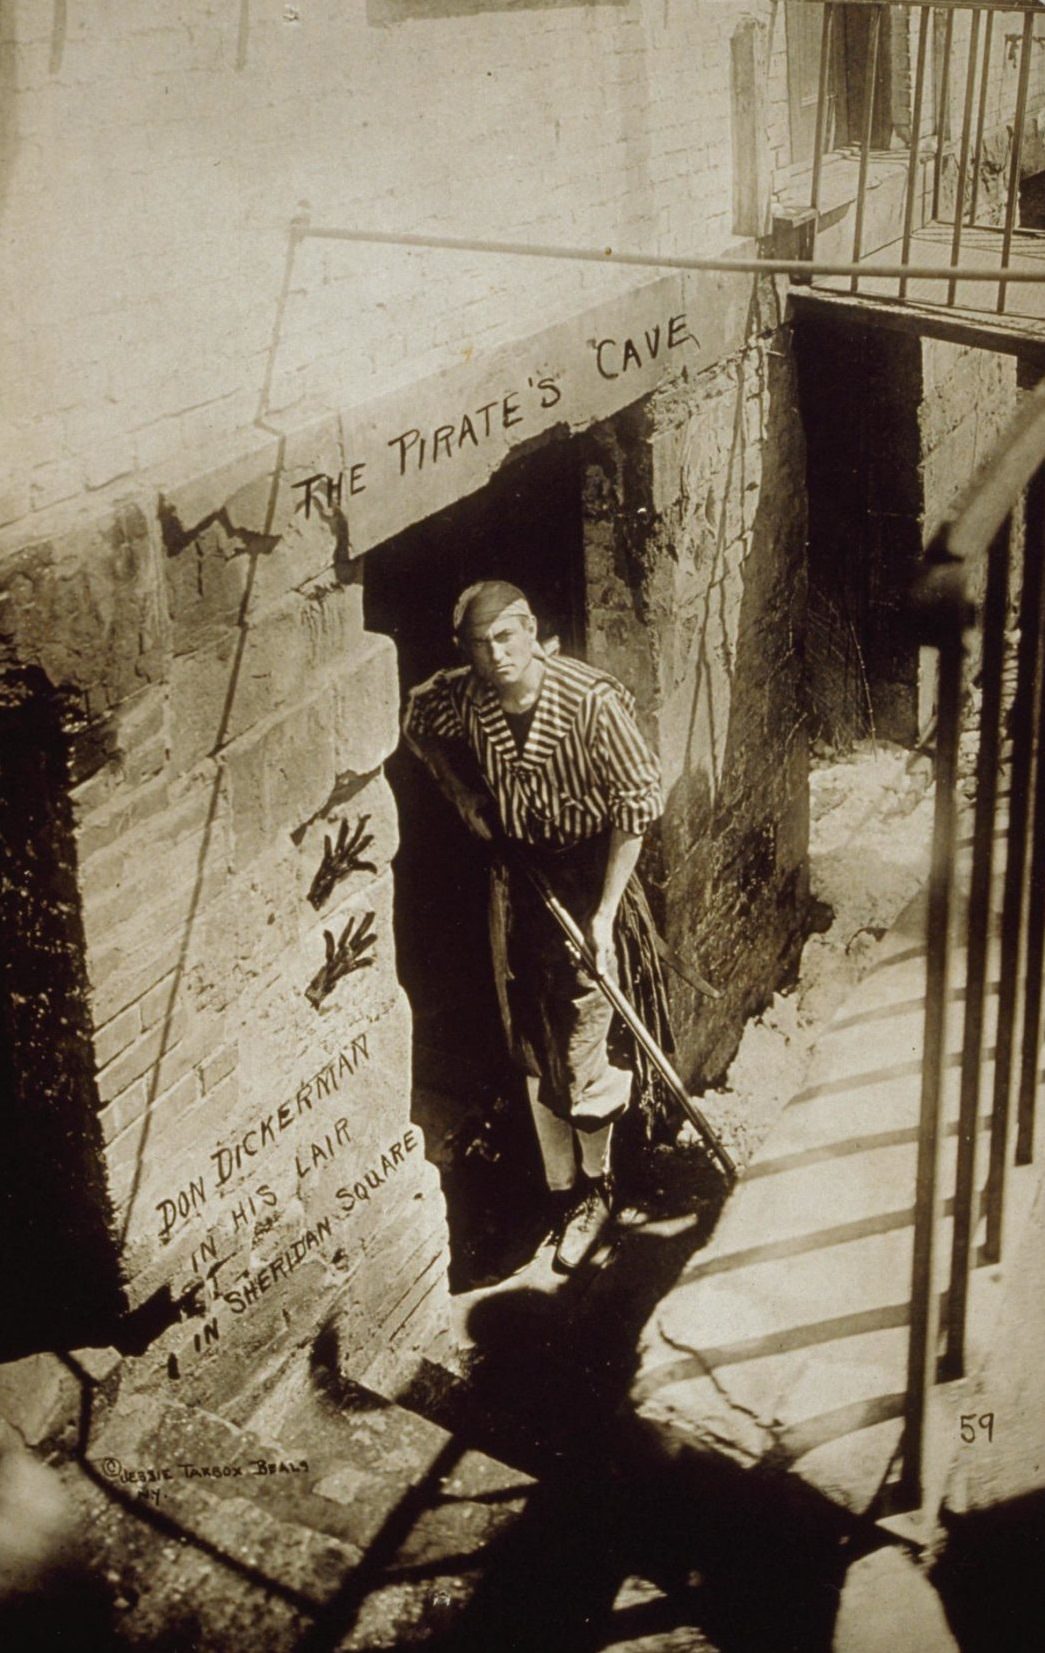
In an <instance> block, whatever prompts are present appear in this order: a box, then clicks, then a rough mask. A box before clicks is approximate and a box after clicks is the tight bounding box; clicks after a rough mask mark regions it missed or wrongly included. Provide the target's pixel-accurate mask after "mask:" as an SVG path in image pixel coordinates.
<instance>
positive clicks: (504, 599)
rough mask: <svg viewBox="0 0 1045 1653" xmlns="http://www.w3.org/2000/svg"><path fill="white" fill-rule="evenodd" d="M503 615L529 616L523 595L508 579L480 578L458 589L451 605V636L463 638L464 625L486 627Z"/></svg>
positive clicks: (529, 612) (530, 610) (527, 605)
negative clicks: (454, 600) (452, 612)
mask: <svg viewBox="0 0 1045 1653" xmlns="http://www.w3.org/2000/svg"><path fill="white" fill-rule="evenodd" d="M502 614H520V615H529V617H530V619H531V620H532V619H533V610H532V608H531V607H530V605H529V603H528V601H527V599H526V595H525V593H524V592H522V591H520V590H519V587H518V586H517V585H509V583H508V581H507V580H479V581H478V582H477V583H476V584H475V585H470V586H468V587H467V589H466V590H464V591H462V592H461V595H460V596H459V597H458V599H457V601H456V603H455V604H454V620H453V625H454V636H455V637H456V638H458V639H459V640H460V639H462V638H463V637H464V632H465V627H466V626H469V625H470V626H488V625H490V624H491V623H492V622H493V621H494V620H496V619H498V617H499V616H500V615H502Z"/></svg>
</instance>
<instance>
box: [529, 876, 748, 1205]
mask: <svg viewBox="0 0 1045 1653" xmlns="http://www.w3.org/2000/svg"><path fill="white" fill-rule="evenodd" d="M500 849H501V854H502V855H503V856H504V857H505V859H506V860H507V861H508V862H509V864H510V865H512V866H515V867H518V869H519V870H520V872H522V873H523V874H524V875H525V877H527V878H528V879H529V881H530V883H531V884H532V885H533V887H534V889H535V890H536V891H537V893H538V895H539V896H540V898H541V900H542V901H543V902H544V905H545V906H546V907H547V909H548V911H549V913H550V914H551V916H552V918H554V920H555V922H556V924H557V925H558V926H559V929H560V930H561V931H562V933H563V935H564V936H565V937H566V940H567V942H568V943H569V945H570V946H571V947H572V948H573V950H574V952H575V953H576V954H577V956H578V957H579V959H580V961H581V963H582V964H583V966H584V968H585V970H586V971H587V972H588V974H589V976H591V977H592V979H593V980H594V982H595V984H596V986H597V987H598V988H599V990H600V991H601V993H602V994H603V996H604V998H606V999H608V1000H609V1002H610V1004H611V1005H612V1006H613V1008H614V1010H615V1011H616V1012H617V1014H618V1016H619V1017H620V1018H621V1020H622V1021H623V1022H624V1024H625V1026H626V1027H627V1028H628V1029H629V1031H630V1032H631V1033H632V1035H633V1036H634V1038H635V1039H636V1040H637V1041H638V1043H639V1044H640V1045H641V1046H642V1048H643V1050H644V1051H645V1052H646V1055H647V1056H648V1057H649V1059H650V1061H651V1062H652V1063H653V1065H654V1067H655V1068H656V1069H657V1071H658V1073H659V1074H660V1076H661V1078H662V1079H663V1080H664V1082H665V1084H666V1085H667V1086H668V1089H669V1090H670V1091H671V1093H672V1095H673V1096H674V1098H675V1100H676V1102H677V1103H678V1104H679V1107H680V1108H681V1109H682V1111H683V1113H684V1114H685V1115H686V1118H687V1119H688V1120H689V1121H690V1124H691V1125H693V1126H695V1127H696V1129H697V1130H698V1131H699V1133H700V1136H701V1138H702V1140H703V1142H704V1145H705V1147H706V1148H707V1149H708V1150H709V1152H710V1153H711V1154H712V1155H713V1156H714V1158H715V1159H716V1160H717V1161H718V1163H719V1165H720V1166H721V1168H722V1171H723V1172H724V1174H725V1176H726V1177H727V1179H728V1180H729V1181H730V1182H731V1183H732V1182H735V1181H736V1176H737V1166H736V1161H735V1160H734V1159H733V1157H732V1155H731V1154H730V1153H729V1152H728V1150H727V1149H726V1148H725V1147H724V1146H723V1145H722V1143H721V1142H720V1141H719V1139H718V1137H717V1136H716V1134H715V1132H714V1131H713V1130H712V1128H711V1125H710V1124H709V1123H708V1121H707V1119H705V1117H704V1115H703V1114H702V1113H701V1111H700V1109H699V1108H698V1107H697V1104H696V1103H695V1102H694V1100H693V1098H692V1097H691V1096H690V1094H689V1092H688V1091H687V1089H686V1087H685V1085H684V1084H683V1083H682V1080H681V1078H680V1077H679V1075H678V1073H677V1072H676V1070H675V1068H674V1067H673V1065H672V1063H671V1062H670V1061H669V1059H668V1057H667V1056H666V1055H665V1053H664V1051H662V1050H661V1048H660V1046H659V1045H658V1043H657V1041H656V1039H654V1037H653V1035H652V1033H651V1032H650V1031H649V1029H648V1028H647V1027H646V1025H645V1023H644V1022H642V1021H641V1020H640V1018H639V1016H638V1015H637V1014H636V1012H635V1010H634V1009H633V1008H632V1006H631V1005H630V1004H629V1003H628V1001H627V999H626V998H625V997H624V994H623V993H622V992H621V990H620V988H619V987H618V986H617V984H616V982H615V981H612V980H611V979H610V977H609V976H606V975H604V974H603V972H602V971H601V970H600V969H599V968H598V965H597V964H596V962H595V959H594V957H593V956H592V952H591V949H590V947H589V946H588V943H587V942H586V941H585V939H584V933H583V931H582V930H581V928H580V926H579V925H578V924H577V922H576V921H575V919H574V917H573V915H572V913H570V912H569V911H568V910H567V909H566V908H565V907H564V906H563V904H562V902H561V901H560V900H559V899H558V897H557V896H556V895H554V894H553V892H552V890H551V889H550V887H549V885H548V882H547V880H546V879H545V878H544V877H543V875H542V874H541V873H540V872H539V871H538V869H537V868H536V867H532V866H531V865H530V864H529V862H528V861H527V860H526V859H525V857H524V856H522V855H521V854H516V853H514V852H513V851H512V849H510V848H508V847H506V846H504V845H502V846H500Z"/></svg>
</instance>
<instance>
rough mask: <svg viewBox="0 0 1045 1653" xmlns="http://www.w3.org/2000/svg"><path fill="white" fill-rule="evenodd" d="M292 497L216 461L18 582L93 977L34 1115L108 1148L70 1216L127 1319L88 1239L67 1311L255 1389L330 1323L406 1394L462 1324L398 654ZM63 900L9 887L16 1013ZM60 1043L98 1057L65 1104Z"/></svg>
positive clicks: (78, 1056)
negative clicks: (399, 755)
mask: <svg viewBox="0 0 1045 1653" xmlns="http://www.w3.org/2000/svg"><path fill="white" fill-rule="evenodd" d="M308 456H309V463H310V465H311V464H312V463H314V461H315V460H316V458H317V457H318V458H320V459H323V458H325V457H326V456H324V455H322V454H320V455H317V452H316V449H315V447H314V445H310V446H309V449H308ZM328 462H329V463H330V464H331V465H332V464H333V460H332V459H329V461H328ZM290 474H291V476H293V475H294V471H293V469H291V472H290ZM295 499H296V496H295V495H294V494H293V493H292V491H291V490H290V489H288V488H287V487H286V486H285V485H284V490H283V492H282V493H280V490H279V486H278V483H274V482H273V478H272V477H264V476H262V477H260V478H259V477H258V476H257V474H256V472H255V471H254V469H253V466H250V467H249V468H247V470H245V471H244V472H242V473H240V474H236V473H235V472H225V473H219V474H216V475H212V476H210V477H207V478H201V479H200V481H199V482H198V484H197V485H196V486H195V487H194V488H192V489H186V490H184V491H182V492H179V493H175V494H172V495H171V496H169V497H168V498H166V499H165V501H164V502H163V509H162V511H161V512H158V513H156V514H154V515H152V516H151V518H147V517H146V515H145V514H144V513H143V512H142V511H141V510H139V509H138V508H137V507H135V506H128V507H126V508H125V509H123V510H122V511H121V512H120V513H119V514H118V515H117V516H116V517H115V518H113V519H111V520H110V521H109V522H107V523H105V524H103V525H101V526H100V527H99V528H98V529H97V530H96V531H95V532H94V534H93V535H92V536H91V538H90V540H89V542H84V541H80V542H77V541H75V540H71V541H70V540H67V541H65V542H62V543H61V544H60V545H56V546H52V545H46V544H42V545H40V544H38V545H34V546H32V547H30V548H28V549H27V550H26V551H25V553H24V554H23V555H22V557H21V559H20V560H19V563H18V567H17V571H13V577H12V578H11V579H10V580H9V582H8V588H7V589H8V604H7V611H6V619H5V626H6V630H7V637H8V648H9V650H10V651H11V653H12V654H13V655H14V656H15V657H16V658H17V659H18V660H19V661H21V662H23V663H24V662H29V661H32V662H33V671H35V673H36V675H37V678H38V679H39V684H40V686H41V688H40V695H41V697H42V698H43V699H44V700H45V699H46V694H45V692H44V691H45V689H48V690H49V685H50V684H53V683H60V684H61V685H62V696H61V717H62V730H61V732H60V733H59V732H57V731H56V736H57V738H56V741H55V747H56V757H55V760H54V769H55V772H54V774H53V775H52V777H51V778H50V790H51V793H52V794H53V797H54V800H55V810H56V812H57V813H58V814H59V815H60V816H61V817H62V819H65V818H66V817H68V820H67V827H68V830H67V834H66V837H65V840H64V845H63V847H64V851H65V854H66V857H67V863H68V864H67V866H66V868H65V877H66V883H67V888H66V890H65V901H66V911H67V914H68V915H69V917H68V920H67V923H66V930H67V932H68V933H67V935H66V937H65V938H64V954H65V956H66V957H68V956H69V954H70V952H71V953H72V955H73V957H72V963H71V964H70V965H69V966H68V967H67V968H66V974H67V975H70V976H71V978H72V980H73V985H74V986H75V987H76V989H77V991H76V992H73V991H72V990H71V989H69V988H67V989H66V991H64V992H63V991H61V983H58V984H57V985H56V987H55V991H54V993H53V994H52V996H51V999H52V1000H53V1002H51V1000H48V1001H47V1004H46V1006H45V1008H46V1009H47V1010H48V1012H49V1014H50V1022H49V1024H48V1026H46V1027H44V1026H39V1027H37V1028H35V1030H34V1029H29V1030H27V1033H26V1036H25V1038H24V1039H23V1041H22V1044H21V1046H20V1048H19V1051H18V1053H17V1059H18V1064H19V1068H20V1072H21V1085H20V1089H21V1091H22V1092H24V1093H25V1097H26V1101H27V1103H28V1104H29V1105H31V1106H32V1107H33V1108H34V1109H35V1112H34V1114H33V1116H32V1118H31V1120H30V1121H25V1120H23V1122H22V1128H23V1131H24V1132H25V1134H26V1135H27V1136H29V1135H32V1136H33V1138H34V1141H35V1143H36V1148H35V1154H36V1157H37V1158H38V1159H46V1157H47V1155H48V1148H49V1144H52V1145H53V1144H54V1143H58V1144H61V1143H62V1142H63V1141H64V1140H65V1139H66V1138H67V1137H68V1136H69V1134H70V1133H72V1134H74V1135H81V1136H83V1137H84V1138H85V1142H84V1144H83V1146H82V1147H81V1150H80V1159H81V1161H82V1163H83V1165H84V1167H85V1175H84V1176H83V1177H80V1178H78V1179H77V1181H76V1183H73V1182H72V1180H71V1179H70V1181H68V1182H67V1183H66V1186H65V1189H64V1208H65V1209H66V1210H71V1211H73V1212H78V1213H79V1215H78V1216H77V1217H74V1218H72V1219H70V1218H69V1217H66V1218H64V1221H65V1222H69V1221H70V1220H72V1221H78V1222H79V1223H80V1224H81V1227H82V1228H83V1229H84V1230H85V1231H87V1232H89V1234H91V1235H92V1236H94V1240H95V1246H94V1249H95V1250H96V1251H97V1250H98V1248H99V1246H100V1245H101V1239H100V1237H99V1231H100V1230H104V1228H105V1227H106V1226H107V1228H108V1239H109V1254H108V1263H107V1266H105V1267H103V1268H101V1269H100V1270H99V1269H98V1268H96V1269H95V1270H94V1275H95V1277H97V1276H98V1275H99V1274H100V1277H101V1279H103V1280H105V1279H108V1280H109V1282H110V1300H109V1303H108V1304H107V1308H108V1310H109V1311H110V1313H109V1316H108V1317H106V1315H104V1314H101V1313H98V1314H96V1316H95V1320H94V1323H93V1324H85V1323H84V1319H85V1317H84V1316H83V1315H80V1316H78V1317H76V1319H75V1324H74V1325H71V1326H70V1324H69V1318H68V1314H69V1305H74V1306H75V1304H76V1303H77V1301H78V1297H79V1294H81V1293H82V1292H83V1291H85V1290H88V1291H90V1290H91V1289H92V1287H93V1285H94V1281H93V1279H92V1269H91V1266H90V1265H89V1264H88V1261H87V1257H86V1256H84V1257H82V1263H83V1268H82V1269H81V1270H80V1271H77V1272H73V1269H72V1267H71V1259H70V1257H69V1255H68V1247H66V1253H65V1263H66V1265H67V1272H66V1274H65V1276H64V1278H63V1279H61V1280H58V1281H53V1282H52V1284H53V1285H54V1286H55V1287H56V1288H57V1289H56V1292H55V1296H54V1298H53V1301H52V1310H53V1315H54V1322H53V1324H52V1325H51V1326H50V1327H48V1328H46V1330H47V1331H49V1333H50V1337H51V1340H52V1341H54V1342H59V1341H61V1340H62V1338H63V1336H66V1335H68V1333H69V1332H70V1331H72V1333H73V1335H75V1337H76V1338H77V1340H79V1341H81V1342H83V1341H87V1342H95V1343H97V1342H99V1341H102V1342H104V1341H109V1340H110V1339H112V1338H114V1337H115V1338H118V1339H120V1340H122V1341H123V1342H125V1343H129V1344H130V1345H133V1344H134V1342H135V1341H136V1340H137V1339H139V1338H140V1341H141V1342H142V1344H143V1345H144V1344H145V1343H149V1344H150V1345H151V1353H150V1359H151V1361H152V1362H154V1363H157V1364H158V1365H159V1368H160V1370H166V1372H167V1374H168V1376H169V1377H170V1379H171V1380H172V1381H175V1382H176V1383H177V1384H178V1385H179V1388H180V1390H181V1392H183V1393H185V1394H187V1395H190V1396H194V1395H198V1394H203V1395H213V1394H215V1393H221V1392H224V1391H228V1390H230V1389H233V1388H236V1387H238V1386H240V1385H241V1384H242V1383H243V1382H244V1381H245V1380H246V1379H247V1377H248V1376H250V1377H252V1378H253V1379H254V1380H257V1378H258V1376H259V1373H260V1372H262V1371H263V1370H264V1369H265V1368H266V1367H267V1366H268V1365H269V1364H270V1363H271V1362H273V1361H274V1360H276V1359H278V1358H279V1356H280V1354H281V1352H282V1351H284V1350H285V1349H286V1347H287V1346H288V1345H292V1344H293V1343H294V1342H302V1341H304V1340H307V1339H308V1338H309V1337H310V1336H314V1335H315V1332H316V1330H317V1328H318V1327H319V1325H320V1324H321V1323H322V1321H323V1319H324V1317H325V1315H326V1314H328V1313H329V1314H332V1315H333V1317H334V1321H335V1324H336V1326H337V1328H338V1333H339V1345H340V1347H341V1349H342V1353H343V1357H344V1359H345V1362H346V1365H347V1366H348V1367H349V1369H351V1370H352V1371H353V1373H354V1374H355V1375H356V1376H358V1377H359V1378H361V1379H365V1380H366V1381H369V1382H372V1383H375V1384H382V1383H392V1382H394V1380H395V1378H396V1376H397V1375H398V1374H401V1373H402V1371H403V1370H404V1369H406V1367H407V1366H408V1365H409V1364H410V1361H411V1358H412V1355H413V1353H415V1352H416V1351H417V1350H418V1349H419V1348H421V1347H424V1348H430V1347H431V1346H432V1344H433V1342H434V1341H435V1340H437V1338H438V1336H439V1334H440V1332H441V1331H442V1330H443V1328H444V1326H445V1318H446V1284H445V1256H444V1254H445V1245H446V1237H445V1222H444V1212H443V1205H442V1199H441V1195H440V1193H439V1190H438V1183H437V1179H436V1176H435V1172H434V1171H433V1170H432V1169H431V1168H430V1167H429V1166H428V1165H427V1163H426V1161H425V1157H424V1144H423V1142H422V1140H421V1137H420V1133H419V1132H418V1131H417V1130H415V1129H412V1128H411V1127H410V1124H409V1092H410V1019H409V1013H408V1008H407V1006H406V1002H405V999H404V996H403V994H402V992H401V989H400V988H399V986H398V983H397V980H396V974H395V963H394V953H393V947H392V937H391V915H390V905H391V872H390V869H389V861H390V858H391V855H392V853H393V851H394V849H395V845H396V832H397V828H396V821H395V815H394V809H393V807H392V804H391V797H390V793H389V791H388V788H387V786H386V784H385V781H384V779H383V778H382V774H381V765H382V761H383V759H384V758H385V756H386V755H387V753H388V752H389V751H390V750H391V748H392V747H393V746H394V745H395V743H396V741H397V738H398V719H397V714H398V691H397V684H396V679H395V660H394V651H393V648H392V645H391V643H390V642H389V641H388V640H387V639H384V638H379V637H375V636H372V635H369V634H367V633H366V632H365V631H364V630H363V625H362V613H361V591H360V587H359V585H358V582H356V581H355V580H354V579H353V578H352V576H351V574H348V573H346V572H345V571H344V570H343V569H342V570H341V572H340V573H339V572H336V571H335V570H334V569H333V568H332V566H331V533H330V529H329V527H328V525H327V524H326V523H325V522H324V521H323V520H322V519H320V518H319V517H318V516H317V515H315V514H313V515H312V517H311V519H310V520H309V521H308V522H306V521H305V520H304V517H303V515H301V514H300V513H298V514H295ZM248 525H253V526H248ZM29 687H30V688H31V687H32V678H31V677H30V684H29ZM63 748H64V750H65V751H66V753H67V761H66V763H65V765H64V766H63V765H62V764H61V763H60V762H59V758H60V754H61V752H62V750H63ZM63 812H64V813H63ZM353 847H354V848H353ZM350 851H351V852H352V853H350ZM29 871H31V868H30V869H29ZM52 888H53V886H52V885H51V883H50V881H49V880H48V881H40V880H37V881H35V882H34V880H33V879H32V878H31V877H30V876H28V875H27V876H25V877H24V878H23V879H22V880H21V884H20V887H19V889H18V890H17V891H16V892H15V893H14V895H13V897H11V898H10V899H9V908H10V909H11V910H10V911H9V913H8V915H7V916H8V917H9V919H10V920H12V922H11V924H10V930H9V933H12V934H14V935H15V936H16V937H19V938H20V939H19V941H18V942H17V943H16V945H15V947H14V949H13V950H12V955H11V958H10V960H9V965H8V971H9V973H8V975H7V978H6V980H5V983H4V986H5V988H6V989H7V994H6V998H7V1000H8V1001H9V1002H12V1003H14V1004H15V1005H17V1004H18V1003H19V1002H20V997H21V996H20V994H19V991H18V990H19V987H20V986H22V987H24V984H25V979H26V970H27V968H28V969H29V975H28V979H29V981H30V983H31V982H32V980H33V974H32V968H31V967H32V959H31V958H30V957H29V954H30V952H31V949H32V945H33V938H35V937H36V935H37V934H38V933H40V932H41V931H42V930H44V929H45V928H46V927H47V925H48V924H50V925H51V928H52V930H53V928H54V925H53V922H52V917H53V915H52V914H51V913H50V911H49V910H46V904H47V901H48V899H49V894H50V892H51V890H52ZM22 938H25V939H22ZM70 938H71V939H70ZM54 951H56V949H55V948H52V952H54ZM37 973H38V968H37ZM34 1036H35V1040H36V1043H35V1046H34V1042H33V1039H34ZM47 1038H50V1040H52V1041H53V1042H54V1044H55V1046H56V1047H57V1049H58V1051H59V1052H60V1053H61V1060H62V1061H64V1064H65V1067H66V1068H67V1069H70V1070H73V1069H75V1072H73V1071H70V1072H69V1073H68V1074H67V1075H66V1077H65V1079H64V1081H63V1082H62V1083H61V1084H60V1085H59V1094H58V1095H57V1096H56V1097H55V1099H54V1102H53V1105H50V1104H49V1105H47V1106H45V1105H44V1103H45V1102H47V1099H46V1098H37V1096H36V1094H35V1087H34V1085H33V1083H32V1073H33V1067H34V1062H39V1061H40V1060H41V1056H42V1051H43V1043H42V1041H45V1040H46V1039H47ZM70 1052H71V1053H72V1054H70ZM52 1065H53V1063H52ZM67 1161H68V1154H66V1164H67ZM74 1186H76V1187H78V1188H79V1198H78V1199H70V1197H69V1196H70V1189H71V1187H74ZM37 1205H38V1206H39V1201H37ZM56 1209H57V1211H58V1212H59V1213H60V1212H61V1211H62V1209H63V1207H62V1206H58V1207H57V1208H56ZM103 1219H104V1220H103ZM47 1220H48V1213H47V1212H46V1211H44V1212H41V1211H40V1210H39V1209H37V1213H36V1224H37V1227H38V1228H39V1227H41V1226H43V1225H44V1224H46V1222H47ZM62 1220H63V1219H61V1218H59V1221H62ZM27 1263H28V1265H29V1267H30V1269H31V1270H34V1269H35V1266H36V1259H35V1257H29V1258H27ZM117 1269H118V1272H119V1279H118V1282H117V1281H116V1273H117ZM114 1285H116V1287H117V1291H118V1301H117V1302H116V1304H115V1305H114V1304H113V1302H112V1290H111V1288H112V1287H113V1286H114ZM94 1295H97V1292H96V1291H95V1293H94ZM114 1306H115V1308H116V1309H117V1310H118V1311H120V1312H121V1314H122V1323H121V1325H120V1326H117V1325H116V1324H115V1321H114V1319H113V1318H112V1315H111V1310H112V1309H113V1307H114Z"/></svg>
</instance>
